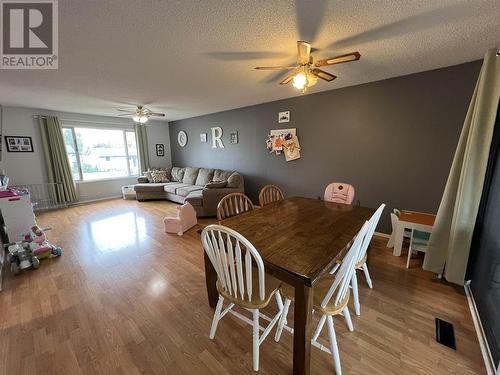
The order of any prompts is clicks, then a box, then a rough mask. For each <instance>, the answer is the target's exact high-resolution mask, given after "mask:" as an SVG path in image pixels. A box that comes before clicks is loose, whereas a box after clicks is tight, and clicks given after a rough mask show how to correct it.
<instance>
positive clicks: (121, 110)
mask: <svg viewBox="0 0 500 375" xmlns="http://www.w3.org/2000/svg"><path fill="white" fill-rule="evenodd" d="M116 110H117V111H118V112H129V113H133V112H135V111H134V110H133V109H124V108H116Z"/></svg>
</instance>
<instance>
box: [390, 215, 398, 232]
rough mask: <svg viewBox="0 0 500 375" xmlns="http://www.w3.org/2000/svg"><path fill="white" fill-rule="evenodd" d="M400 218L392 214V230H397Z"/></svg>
mask: <svg viewBox="0 0 500 375" xmlns="http://www.w3.org/2000/svg"><path fill="white" fill-rule="evenodd" d="M398 220H399V217H398V215H396V214H395V213H393V212H391V225H392V230H393V231H395V230H396V225H397V224H398Z"/></svg>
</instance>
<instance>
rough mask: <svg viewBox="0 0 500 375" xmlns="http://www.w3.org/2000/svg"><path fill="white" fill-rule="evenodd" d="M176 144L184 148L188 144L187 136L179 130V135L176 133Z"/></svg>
mask: <svg viewBox="0 0 500 375" xmlns="http://www.w3.org/2000/svg"><path fill="white" fill-rule="evenodd" d="M177 142H178V143H179V146H181V147H184V146H186V145H187V143H188V136H187V134H186V132H185V131H184V130H181V131H180V132H179V133H177Z"/></svg>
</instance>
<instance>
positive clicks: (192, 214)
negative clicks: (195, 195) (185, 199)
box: [163, 203, 198, 236]
mask: <svg viewBox="0 0 500 375" xmlns="http://www.w3.org/2000/svg"><path fill="white" fill-rule="evenodd" d="M163 223H164V224H165V233H177V234H178V235H179V236H182V235H183V233H184V232H186V231H187V230H188V229H190V228H192V227H194V226H195V225H196V224H198V220H197V219H196V211H195V210H194V208H193V206H191V205H190V204H189V203H184V204H183V205H182V206H177V217H166V218H165V219H163Z"/></svg>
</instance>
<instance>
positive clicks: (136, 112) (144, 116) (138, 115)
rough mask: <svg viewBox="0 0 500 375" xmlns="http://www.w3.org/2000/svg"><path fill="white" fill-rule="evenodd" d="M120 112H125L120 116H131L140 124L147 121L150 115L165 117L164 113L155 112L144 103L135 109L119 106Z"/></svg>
mask: <svg viewBox="0 0 500 375" xmlns="http://www.w3.org/2000/svg"><path fill="white" fill-rule="evenodd" d="M116 110H117V111H118V112H123V113H121V114H119V115H118V116H131V117H132V120H134V121H135V122H138V123H139V124H144V123H146V122H147V121H148V120H149V118H150V117H165V114H164V113H158V112H153V111H152V110H150V109H149V108H145V107H143V106H142V105H138V106H137V108H135V109H123V108H117V109H116Z"/></svg>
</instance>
